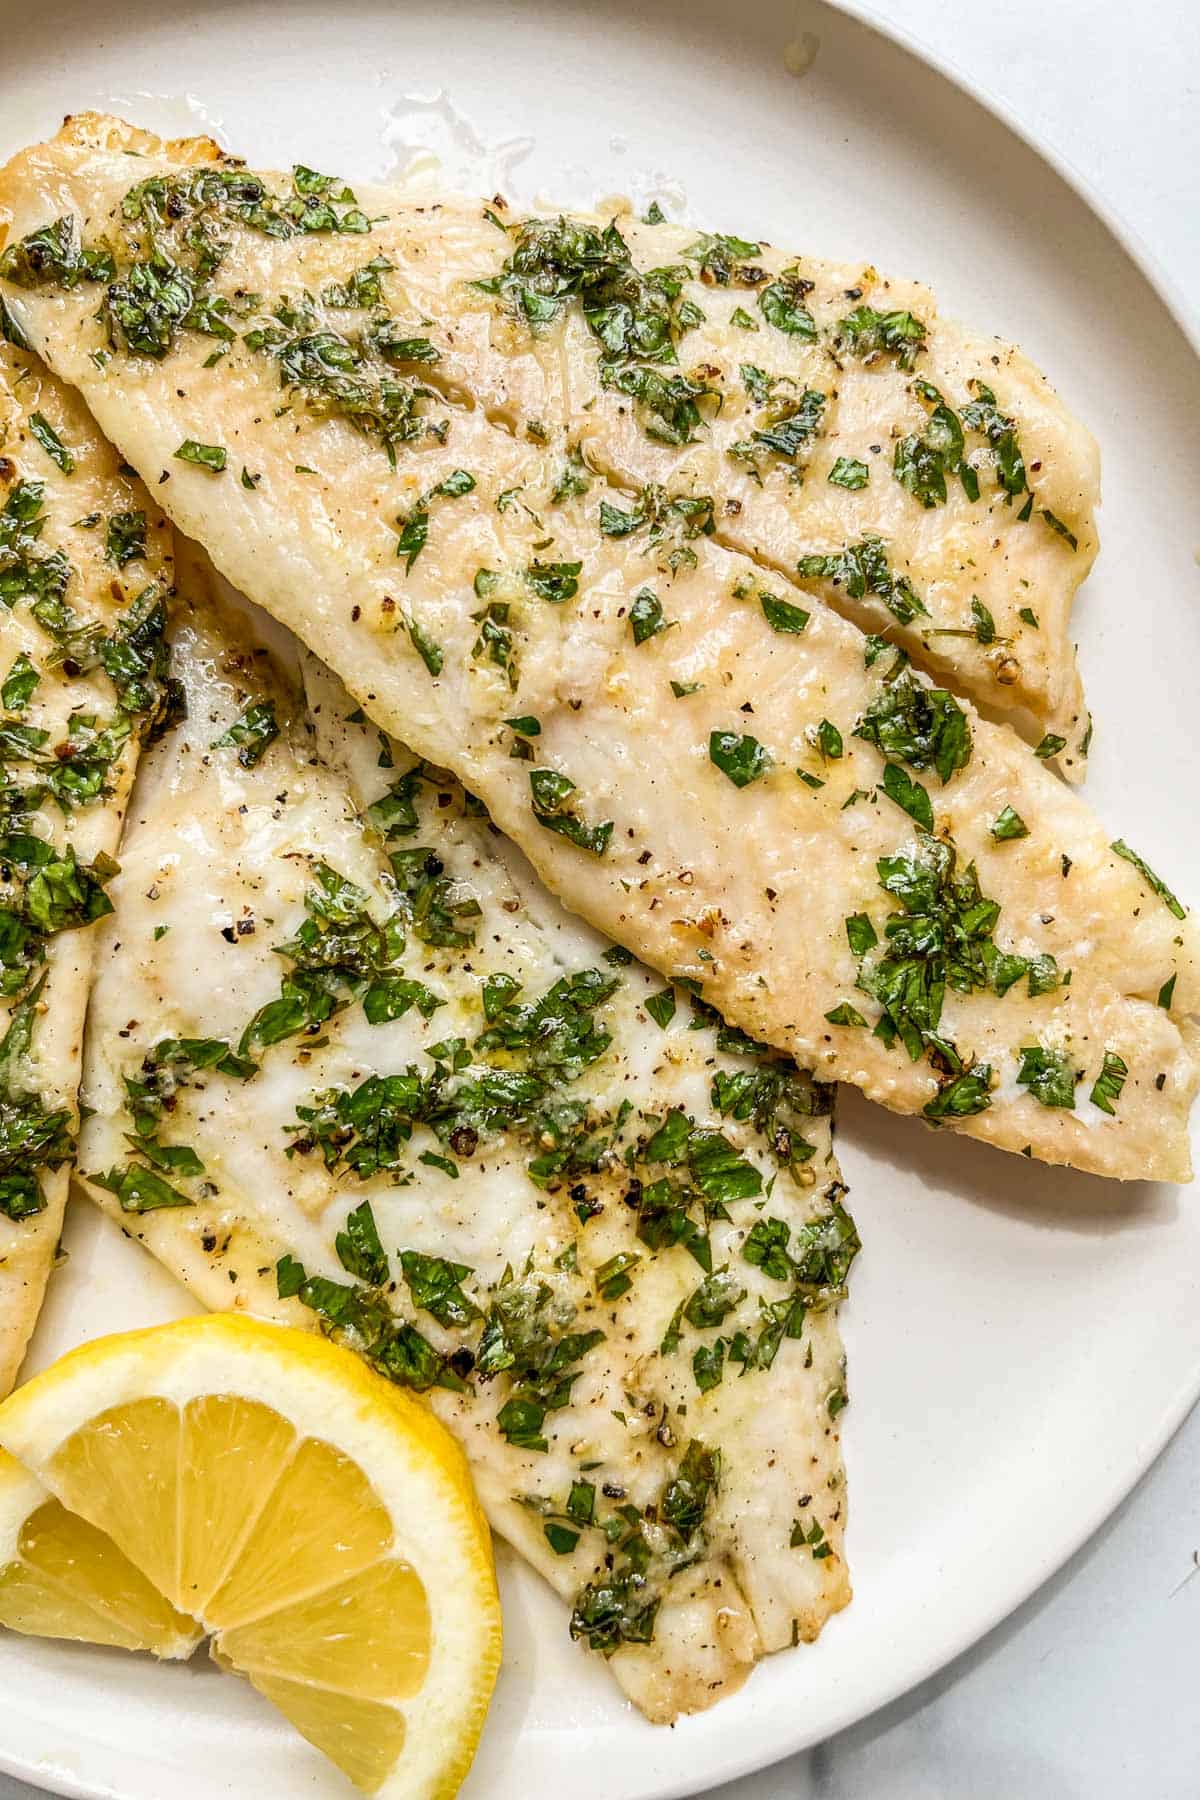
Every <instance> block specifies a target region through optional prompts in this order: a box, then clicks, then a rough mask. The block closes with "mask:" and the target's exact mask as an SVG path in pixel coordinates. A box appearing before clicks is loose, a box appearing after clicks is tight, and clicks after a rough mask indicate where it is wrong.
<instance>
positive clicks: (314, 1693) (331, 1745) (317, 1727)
mask: <svg viewBox="0 0 1200 1800" xmlns="http://www.w3.org/2000/svg"><path fill="white" fill-rule="evenodd" d="M250 1680H251V1682H252V1683H253V1685H254V1686H255V1687H256V1688H257V1689H258V1691H259V1693H260V1694H262V1695H263V1696H264V1697H265V1698H266V1699H268V1700H270V1701H271V1702H272V1704H273V1705H275V1706H277V1707H278V1708H279V1710H280V1712H281V1713H282V1714H283V1716H284V1718H285V1719H289V1720H290V1721H291V1723H292V1724H293V1725H294V1726H295V1727H296V1730H297V1731H298V1732H299V1733H300V1735H301V1737H303V1738H307V1740H308V1742H309V1743H310V1744H312V1745H314V1746H315V1748H316V1749H318V1750H321V1751H323V1752H324V1754H325V1755H326V1756H327V1757H328V1758H329V1760H330V1762H332V1763H336V1764H337V1766H338V1768H339V1769H340V1770H341V1771H342V1774H343V1775H346V1776H348V1777H349V1779H350V1780H351V1781H352V1782H353V1783H354V1785H355V1787H356V1788H358V1789H360V1791H361V1792H362V1793H364V1794H374V1793H377V1792H378V1791H379V1789H380V1788H381V1787H382V1786H383V1783H384V1782H385V1781H386V1780H387V1778H388V1776H389V1774H390V1773H391V1771H392V1770H393V1769H394V1768H395V1767H396V1764H397V1763H398V1762H399V1761H400V1754H401V1751H402V1750H403V1749H404V1735H405V1724H404V1714H403V1713H400V1712H397V1711H396V1709H395V1707H394V1706H384V1705H382V1704H381V1703H380V1701H378V1700H354V1699H351V1698H350V1697H348V1696H347V1695H346V1694H332V1693H330V1692H329V1690H328V1689H327V1688H319V1687H307V1686H306V1685H305V1684H304V1683H303V1682H300V1681H283V1680H281V1679H280V1678H279V1676H277V1675H257V1674H254V1673H251V1675H250Z"/></svg>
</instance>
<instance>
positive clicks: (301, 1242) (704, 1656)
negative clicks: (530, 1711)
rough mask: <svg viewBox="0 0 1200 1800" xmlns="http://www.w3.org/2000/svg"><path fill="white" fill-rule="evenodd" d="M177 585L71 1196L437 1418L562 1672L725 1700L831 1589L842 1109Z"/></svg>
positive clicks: (657, 1711) (328, 694) (272, 647)
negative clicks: (565, 899)
mask: <svg viewBox="0 0 1200 1800" xmlns="http://www.w3.org/2000/svg"><path fill="white" fill-rule="evenodd" d="M179 585H180V590H181V598H180V603H179V604H180V612H181V617H180V620H179V625H178V628H177V631H176V635H175V646H174V653H175V666H176V667H177V669H178V671H179V673H180V675H181V676H182V678H183V680H184V682H185V684H186V689H187V699H188V708H187V718H186V720H185V721H183V722H181V723H180V724H178V725H177V726H176V727H175V728H174V730H173V731H172V732H170V733H169V734H168V735H166V736H165V737H164V738H163V739H162V741H161V742H160V743H158V744H157V745H156V746H155V747H154V748H153V749H152V750H151V751H150V752H149V753H148V755H147V756H146V757H145V759H144V761H143V766H142V769H141V771H140V774H139V777H138V782H137V786H136V788H135V792H134V797H133V801H132V805H131V808H130V814H129V822H128V826H127V829H126V833H125V840H124V844H123V848H122V869H121V872H120V874H119V875H118V876H116V877H115V879H114V881H113V883H112V888H111V892H112V897H113V900H114V903H115V908H116V910H115V913H114V914H113V916H112V918H111V919H109V920H108V921H106V922H105V925H104V927H103V939H102V952H101V959H100V970H99V974H98V979H97V983H96V987H95V991H94V995H93V1001H92V1007H91V1012H90V1015H89V1030H88V1045H87V1055H86V1070H85V1082H84V1091H85V1095H86V1098H87V1102H88V1105H89V1107H90V1108H91V1109H93V1110H92V1112H91V1115H90V1116H89V1118H88V1120H87V1122H86V1124H85V1126H84V1128H83V1133H82V1138H81V1145H80V1157H79V1162H80V1168H81V1170H82V1171H83V1172H84V1176H85V1180H86V1184H87V1186H88V1189H89V1191H90V1192H91V1194H92V1195H93V1197H94V1198H96V1199H97V1200H98V1201H99V1202H100V1203H101V1204H102V1205H103V1206H104V1207H105V1209H106V1210H107V1211H108V1212H109V1213H110V1214H111V1215H112V1217H113V1218H115V1219H116V1220H117V1221H118V1222H119V1223H120V1224H121V1225H122V1226H123V1228H124V1229H125V1230H126V1231H127V1232H129V1233H130V1235H131V1236H133V1237H134V1238H136V1239H138V1240H139V1241H141V1242H142V1243H144V1244H145V1245H146V1247H147V1248H148V1249H149V1250H151V1251H152V1252H153V1253H154V1255H155V1256H157V1257H158V1258H159V1259H160V1260H161V1261H162V1262H164V1263H165V1264H166V1266H167V1267H168V1268H170V1269H171V1270H172V1271H173V1272H174V1273H176V1274H177V1275H179V1276H180V1277H181V1278H182V1279H183V1280H184V1281H185V1282H186V1283H187V1284H188V1285H189V1286H190V1287H191V1288H192V1289H193V1290H194V1291H195V1293H196V1294H197V1295H198V1296H199V1298H200V1299H201V1300H202V1301H204V1303H205V1304H207V1305H208V1306H210V1307H213V1308H216V1309H220V1310H225V1309H228V1308H231V1307H233V1308H247V1309H250V1310H252V1311H254V1312H256V1313H263V1314H267V1315H269V1316H274V1317H278V1318H281V1319H284V1320H288V1321H291V1322H293V1323H298V1324H305V1325H308V1326H310V1327H314V1326H320V1327H321V1328H323V1329H325V1330H327V1331H331V1332H333V1333H335V1334H336V1335H338V1336H339V1337H340V1338H342V1339H343V1341H346V1342H348V1343H349V1344H350V1345H351V1346H352V1347H354V1348H356V1349H357V1350H359V1351H360V1353H362V1354H363V1355H364V1356H366V1357H367V1358H368V1360H369V1361H371V1362H372V1364H373V1365H374V1366H375V1367H376V1368H377V1369H379V1370H380V1371H381V1372H382V1373H383V1374H384V1375H386V1376H387V1377H389V1378H390V1379H392V1380H395V1381H399V1382H401V1383H403V1384H404V1385H406V1386H409V1387H411V1388H414V1389H416V1390H418V1391H420V1392H423V1393H425V1394H426V1395H427V1396H428V1398H429V1401H430V1403H431V1404H432V1405H433V1407H434V1409H435V1410H436V1412H437V1413H438V1415H439V1416H440V1417H441V1418H442V1419H443V1420H444V1421H445V1423H446V1424H447V1425H448V1426H449V1427H450V1428H451V1429H452V1430H453V1431H454V1432H455V1433H456V1434H457V1435H458V1437H459V1438H460V1440H461V1442H462V1443H463V1446H464V1448H465V1450H466V1452H467V1454H468V1456H469V1458H470V1460H471V1465H472V1470H473V1473H474V1477H475V1482H476V1485H477V1487H478V1490H479V1494H480V1498H481V1500H482V1501H483V1504H484V1506H485V1507H486V1509H487V1512H488V1515H489V1517H490V1519H491V1522H492V1524H493V1526H494V1527H495V1528H496V1530H497V1531H499V1532H500V1533H502V1535H503V1536H504V1537H505V1538H506V1539H507V1540H508V1541H509V1542H510V1543H511V1544H513V1545H514V1546H515V1547H516V1549H517V1550H518V1551H519V1552H520V1554H521V1555H522V1556H523V1557H524V1558H525V1559H526V1560H527V1561H528V1562H529V1563H531V1564H532V1566H533V1567H534V1568H535V1569H537V1570H538V1571H539V1572H540V1573H541V1574H542V1575H543V1576H544V1577H545V1578H546V1580H547V1581H548V1582H549V1583H550V1584H551V1586H552V1587H553V1588H554V1589H555V1591H556V1592H557V1593H558V1594H560V1595H561V1596H562V1598H563V1599H564V1600H565V1601H566V1602H567V1604H568V1606H569V1607H570V1609H571V1615H570V1629H571V1632H572V1634H573V1635H574V1636H575V1637H576V1638H577V1639H578V1640H579V1641H580V1643H581V1645H583V1646H584V1647H585V1648H590V1649H592V1650H594V1651H596V1652H597V1653H599V1654H603V1655H606V1656H607V1657H609V1658H610V1667H611V1670H612V1673H613V1675H614V1676H615V1677H616V1679H617V1681H618V1682H619V1683H620V1684H621V1686H622V1688H623V1689H624V1690H625V1692H626V1693H627V1694H628V1695H629V1696H630V1697H631V1698H632V1699H633V1700H634V1701H635V1702H636V1704H637V1705H638V1706H639V1707H640V1708H641V1709H642V1710H643V1712H645V1713H646V1714H647V1715H648V1716H649V1717H650V1718H652V1719H657V1720H667V1719H671V1718H674V1717H675V1716H676V1715H677V1714H678V1713H680V1712H687V1711H693V1710H696V1709H698V1708H700V1707H704V1706H708V1705H710V1704H712V1702H713V1701H715V1700H717V1699H719V1698H720V1697H721V1696H722V1695H723V1694H725V1693H728V1692H729V1691H731V1689H733V1688H735V1687H736V1686H738V1685H739V1683H740V1682H741V1681H742V1680H743V1678H744V1677H745V1676H746V1674H747V1673H748V1672H749V1670H750V1668H751V1667H752V1665H753V1663H754V1662H755V1660H756V1659H757V1658H758V1657H760V1656H761V1655H763V1654H764V1653H765V1652H767V1651H771V1650H776V1649H781V1648H783V1647H785V1646H787V1645H790V1644H794V1643H797V1642H799V1641H801V1640H804V1641H808V1640H811V1639H812V1638H814V1637H816V1635H817V1633H818V1632H819V1631H820V1629H821V1626H822V1624H823V1623H824V1621H825V1620H826V1619H827V1618H828V1617H829V1615H830V1614H831V1613H832V1612H835V1611H837V1610H838V1609H839V1608H840V1607H842V1606H844V1605H845V1604H846V1602H847V1600H848V1599H849V1595H850V1588H849V1582H848V1579H847V1572H846V1565H845V1561H844V1553H843V1532H844V1527H845V1521H846V1497H845V1478H844V1474H843V1469H842V1462H841V1454H840V1445H839V1437H840V1413H841V1410H842V1408H843V1406H844V1405H845V1402H846V1385H845V1378H844V1368H843V1354H842V1347H841V1340H840V1336H839V1333H838V1326H837V1306H838V1302H839V1300H840V1299H841V1297H842V1294H843V1292H844V1289H845V1283H846V1277H847V1273H848V1270H849V1267H850V1264H851V1261H852V1259H853V1257H854V1254H855V1252H856V1250H857V1248H858V1239H857V1235H856V1233H855V1230H854V1225H853V1222H852V1220H851V1218H850V1215H849V1214H848V1212H847V1211H846V1208H845V1205H844V1203H843V1194H844V1189H843V1187H842V1185H841V1182H840V1179H839V1173H838V1167H837V1163H836V1161H835V1159H834V1154H833V1149H832V1142H831V1123H832V1121H831V1107H832V1090H831V1089H829V1088H827V1087H825V1086H823V1085H822V1084H820V1083H818V1082H815V1081H814V1080H813V1079H812V1077H811V1076H809V1075H808V1074H806V1073H804V1072H803V1071H801V1070H798V1069H796V1068H795V1067H794V1066H793V1065H791V1064H790V1063H788V1062H787V1061H786V1060H785V1059H781V1058H777V1057H775V1056H773V1055H771V1054H770V1053H769V1052H765V1051H764V1050H763V1049H762V1047H761V1046H756V1045H754V1044H751V1043H749V1042H747V1040H745V1039H744V1038H742V1037H741V1036H740V1035H739V1034H737V1033H733V1032H730V1031H728V1030H727V1029H726V1028H725V1027H724V1026H723V1025H722V1024H721V1022H720V1020H719V1019H716V1018H714V1017H713V1016H712V1015H710V1014H709V1012H708V1010H707V1009H706V1008H705V1007H704V1006H703V1005H702V1003H700V1002H698V1001H696V1000H694V999H693V998H691V997H689V996H688V995H687V994H686V993H685V992H684V991H682V990H673V989H672V988H670V987H664V986H663V983H662V982H661V980H660V979H659V978H658V977H657V976H655V975H654V974H652V973H651V972H650V971H649V970H648V969H646V968H644V967H641V966H639V965H638V964H637V963H636V962H634V960H633V959H632V958H631V957H629V956H628V955H627V954H625V953H624V952H622V951H620V950H618V949H616V948H615V947H614V946H613V945H612V944H611V943H609V942H607V941H605V940H604V939H602V938H600V937H599V936H598V935H597V934H596V933H594V932H593V931H591V930H590V929H589V928H588V927H587V926H585V925H583V924H582V923H580V922H579V921H577V920H574V919H572V918H571V917H570V916H569V915H568V914H567V913H565V912H564V911H563V909H562V908H561V906H559V904H558V903H557V902H556V901H555V900H554V899H553V898H552V897H551V896H550V895H549V894H548V893H547V892H546V890H545V889H544V888H543V887H542V886H541V884H540V883H539V882H538V880H537V878H536V876H535V875H534V873H533V871H532V870H531V869H530V868H529V866H528V864H527V863H526V861H525V859H524V858H523V857H522V856H521V855H520V853H519V852H518V851H516V850H515V849H514V848H513V847H512V846H511V845H510V844H509V843H508V842H507V841H506V840H505V839H504V838H503V837H501V836H500V834H499V833H498V832H497V831H496V830H495V829H494V827H493V826H492V825H491V824H490V823H489V821H488V819H487V817H486V815H485V814H483V812H482V811H481V809H480V808H479V807H478V806H477V805H476V804H474V803H471V802H470V801H469V800H468V798H467V796H466V795H465V794H464V792H463V790H462V789H461V787H460V786H459V785H458V784H457V783H456V782H455V781H454V780H453V779H452V778H451V777H449V776H446V775H444V774H442V773H441V772H439V771H437V770H435V769H432V768H430V767H429V766H428V765H426V764H423V763H421V762H418V761H415V760H414V758H413V756H412V754H411V752H410V751H408V750H406V749H405V748H404V747H403V746H402V745H400V744H398V743H395V742H394V741H392V740H389V739H385V738H381V737H380V735H379V734H378V733H377V732H376V731H375V730H373V729H372V728H370V727H369V726H368V725H366V724H365V723H364V722H363V720H362V718H361V714H360V713H359V712H358V709H357V708H356V707H355V706H354V702H353V701H352V700H351V699H350V697H349V696H348V695H347V694H346V692H345V690H344V689H343V688H342V687H341V684H340V683H339V682H337V681H336V679H335V678H334V677H332V676H330V675H329V674H328V673H327V672H326V671H324V670H322V669H321V668H319V667H318V666H317V665H316V664H315V663H314V662H313V661H312V659H311V658H303V657H301V655H300V653H299V652H298V651H297V649H296V647H295V646H294V644H289V642H288V641H287V640H286V638H285V636H284V634H282V633H280V632H279V631H278V630H277V628H275V627H274V626H272V625H271V624H270V622H269V621H266V620H265V619H264V617H263V615H261V614H258V615H255V614H253V613H252V612H251V611H250V610H249V609H246V608H242V609H241V610H240V611H239V612H238V613H236V614H235V613H233V612H231V611H230V610H228V608H227V607H226V606H223V605H222V604H221V603H220V601H219V600H218V599H216V598H214V597H212V596H211V595H209V597H207V598H205V597H204V596H205V593H206V590H207V589H208V587H209V582H208V578H207V577H206V576H205V574H204V572H203V570H202V569H200V570H198V569H197V568H196V566H195V565H194V564H190V563H189V562H188V561H187V560H186V559H185V558H184V557H183V555H182V554H181V557H180V580H179ZM563 1629H564V1631H565V1630H566V1629H567V1619H566V1617H564V1621H563Z"/></svg>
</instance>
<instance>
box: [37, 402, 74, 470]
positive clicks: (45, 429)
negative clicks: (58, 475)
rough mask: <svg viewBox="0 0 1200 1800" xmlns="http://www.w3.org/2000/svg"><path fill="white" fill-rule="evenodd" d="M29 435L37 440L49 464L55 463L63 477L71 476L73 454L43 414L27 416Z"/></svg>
mask: <svg viewBox="0 0 1200 1800" xmlns="http://www.w3.org/2000/svg"><path fill="white" fill-rule="evenodd" d="M29 431H30V435H31V436H32V437H34V438H36V439H37V441H38V443H39V444H40V445H41V446H42V449H43V450H44V451H45V452H46V455H47V456H48V457H49V458H50V460H51V462H53V463H57V465H58V467H59V468H60V469H61V470H62V472H63V474H64V475H71V474H73V473H74V470H75V457H74V453H73V452H72V451H70V450H68V448H67V446H66V445H65V444H64V443H63V441H62V439H61V438H60V437H59V435H58V433H57V431H55V429H54V427H53V425H51V423H50V421H49V419H47V418H46V416H45V415H44V414H43V413H40V412H35V413H31V414H30V416H29Z"/></svg>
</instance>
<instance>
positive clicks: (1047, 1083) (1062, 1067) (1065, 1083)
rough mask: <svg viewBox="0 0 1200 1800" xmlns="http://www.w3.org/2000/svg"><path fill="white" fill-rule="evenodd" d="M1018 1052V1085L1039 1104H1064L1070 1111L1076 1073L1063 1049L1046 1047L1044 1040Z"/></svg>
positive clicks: (1073, 1098)
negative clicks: (1048, 1048) (1042, 1042)
mask: <svg viewBox="0 0 1200 1800" xmlns="http://www.w3.org/2000/svg"><path fill="white" fill-rule="evenodd" d="M1020 1055H1021V1066H1020V1068H1019V1069H1018V1070H1017V1085H1018V1086H1019V1087H1023V1088H1028V1089H1029V1092H1030V1093H1031V1094H1032V1095H1033V1097H1034V1099H1035V1100H1037V1101H1038V1102H1039V1103H1040V1104H1041V1105H1042V1106H1057V1107H1065V1108H1066V1109H1067V1110H1068V1111H1069V1110H1070V1109H1071V1108H1072V1107H1073V1106H1074V1105H1075V1084H1076V1082H1077V1081H1078V1079H1079V1077H1078V1076H1077V1075H1076V1073H1075V1071H1074V1070H1073V1069H1072V1067H1071V1063H1070V1059H1069V1058H1068V1057H1067V1056H1066V1055H1065V1054H1064V1052H1063V1051H1061V1050H1047V1049H1046V1047H1045V1046H1044V1045H1043V1044H1030V1045H1027V1046H1026V1047H1025V1048H1024V1049H1022V1051H1021V1053H1020ZM1118 1091H1119V1090H1118Z"/></svg>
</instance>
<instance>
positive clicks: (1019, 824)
mask: <svg viewBox="0 0 1200 1800" xmlns="http://www.w3.org/2000/svg"><path fill="white" fill-rule="evenodd" d="M988 830H989V831H990V832H991V834H992V836H993V837H994V838H995V840H996V842H997V843H998V844H1006V843H1008V842H1009V841H1010V840H1011V839H1013V838H1023V837H1028V836H1029V827H1028V825H1027V824H1026V823H1025V821H1024V819H1023V818H1022V817H1021V815H1020V813H1019V812H1014V811H1013V809H1012V807H1011V806H1006V807H1004V809H1003V810H1002V811H1001V812H999V813H997V814H996V817H995V818H994V819H993V820H992V822H991V824H990V825H989V826H988Z"/></svg>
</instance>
